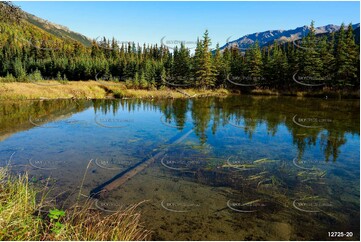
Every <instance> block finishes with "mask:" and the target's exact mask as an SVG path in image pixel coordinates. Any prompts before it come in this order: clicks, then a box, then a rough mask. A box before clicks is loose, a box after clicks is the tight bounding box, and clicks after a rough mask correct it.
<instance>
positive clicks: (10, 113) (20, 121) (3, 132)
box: [0, 99, 91, 140]
mask: <svg viewBox="0 0 361 242" xmlns="http://www.w3.org/2000/svg"><path fill="white" fill-rule="evenodd" d="M90 106H91V103H90V102H89V101H86V100H76V101H75V100H69V99H64V100H44V101H16V102H12V101H2V102H0V140H1V139H2V138H1V137H8V135H10V134H13V133H15V132H19V131H22V130H26V129H30V128H33V127H34V125H33V124H31V122H30V119H31V120H33V121H34V120H41V121H37V122H36V123H39V125H40V124H45V123H48V122H51V121H55V120H57V119H59V118H61V119H63V118H66V117H67V116H70V115H71V114H72V113H77V112H81V111H83V110H85V109H86V108H87V107H90Z"/></svg>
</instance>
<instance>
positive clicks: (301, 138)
mask: <svg viewBox="0 0 361 242" xmlns="http://www.w3.org/2000/svg"><path fill="white" fill-rule="evenodd" d="M179 102H180V103H182V102H183V103H184V104H183V105H181V104H180V103H179ZM179 102H178V103H177V105H176V106H175V105H172V108H171V109H164V108H163V113H164V115H166V117H168V118H172V115H175V114H176V116H177V117H185V115H186V114H185V113H186V112H187V110H188V109H187V108H180V107H186V106H188V103H189V104H190V106H191V107H190V109H189V111H190V112H191V115H192V120H193V124H194V129H195V133H196V134H197V135H198V137H199V139H200V142H201V143H205V142H207V133H208V132H207V129H208V128H210V129H211V130H210V131H211V132H212V133H213V134H215V133H216V132H217V129H218V127H219V126H227V125H229V124H230V122H233V124H235V126H236V125H239V126H241V127H242V128H243V129H244V132H246V133H247V134H248V135H249V138H250V139H252V136H253V134H254V133H255V132H261V130H260V125H261V124H264V125H265V126H266V130H267V131H266V132H267V133H268V134H269V135H272V136H274V135H276V133H277V131H278V129H279V127H280V126H281V125H283V126H285V127H286V128H287V129H288V131H289V132H290V134H291V135H292V139H293V144H294V145H295V146H296V147H297V149H298V158H299V159H301V158H302V157H303V155H304V153H305V151H306V150H307V149H309V148H311V147H314V146H316V145H317V144H318V142H319V143H320V148H321V150H322V151H323V153H324V155H325V160H327V161H328V160H329V159H330V156H332V159H333V160H334V161H335V160H337V157H338V155H339V152H340V151H339V148H340V147H341V146H342V145H343V144H345V143H346V138H345V134H346V133H351V134H358V135H359V132H360V131H359V116H358V112H355V110H359V103H358V102H357V101H351V100H347V101H342V102H340V101H337V100H321V99H317V100H315V99H296V98H287V97H282V98H277V97H249V96H233V97H229V98H225V99H218V98H207V99H194V100H192V101H189V100H179ZM178 107H179V108H178ZM172 112H173V114H172ZM182 112H183V114H182ZM296 114H297V115H299V116H300V115H301V116H302V117H319V118H320V119H321V118H325V117H326V118H328V119H329V120H331V121H332V122H330V123H321V125H320V127H317V128H307V127H302V126H299V125H297V124H295V123H294V122H293V120H292V118H293V117H294V115H296ZM340 118H342V120H341V119H340ZM210 122H212V123H210ZM177 123H181V122H180V121H179V120H178V121H177ZM182 124H183V123H182ZM209 124H210V127H209ZM182 127H183V126H182ZM262 132H263V131H262Z"/></svg>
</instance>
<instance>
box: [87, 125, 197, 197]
mask: <svg viewBox="0 0 361 242" xmlns="http://www.w3.org/2000/svg"><path fill="white" fill-rule="evenodd" d="M192 132H193V129H192V130H190V131H188V132H187V133H185V134H183V135H182V136H181V137H179V134H177V135H176V136H174V137H173V138H171V139H170V140H169V141H168V142H167V143H166V144H168V147H166V148H163V149H162V150H161V151H158V152H157V153H156V154H154V155H152V157H151V158H149V159H144V160H142V161H140V162H138V163H136V164H135V165H133V166H131V167H129V168H128V169H126V170H125V171H122V172H121V173H119V174H117V175H116V176H114V177H113V178H111V179H110V180H108V181H106V182H104V183H103V184H101V185H100V186H98V187H96V188H94V189H93V190H91V191H90V196H91V197H104V196H106V195H107V193H108V192H110V191H111V190H114V189H115V188H117V187H119V186H121V185H123V184H124V183H125V182H127V181H128V180H129V179H130V178H132V177H133V176H135V175H136V174H138V173H139V172H141V171H143V170H144V169H145V168H146V167H147V166H148V165H150V164H151V163H153V162H154V161H155V160H156V159H158V158H159V157H161V156H163V155H165V154H166V152H167V150H168V149H169V148H170V147H171V146H172V145H176V144H178V143H180V142H182V141H183V140H184V139H185V138H187V136H188V135H190V134H191V133H192Z"/></svg>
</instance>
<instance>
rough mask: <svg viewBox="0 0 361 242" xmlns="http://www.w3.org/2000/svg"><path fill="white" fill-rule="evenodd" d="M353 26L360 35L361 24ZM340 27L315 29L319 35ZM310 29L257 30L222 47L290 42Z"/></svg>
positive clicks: (242, 48) (243, 46)
mask: <svg viewBox="0 0 361 242" xmlns="http://www.w3.org/2000/svg"><path fill="white" fill-rule="evenodd" d="M346 27H347V26H346ZM352 27H353V29H354V30H355V32H356V36H357V31H356V30H357V29H358V36H359V31H360V24H359V23H358V24H354V25H352ZM339 29H340V26H338V25H333V24H329V25H326V26H320V27H317V28H315V31H316V35H319V34H328V33H332V32H336V31H338V30H339ZM309 31H310V28H309V26H303V27H298V28H295V29H290V30H268V31H264V32H260V33H259V32H257V33H253V34H247V35H245V36H243V37H241V38H239V39H236V40H233V41H228V42H227V43H226V44H225V45H223V46H222V47H221V48H220V49H221V50H224V49H225V48H231V47H234V46H235V47H237V48H239V49H241V50H246V49H247V48H249V47H250V46H251V45H253V44H254V43H255V42H256V41H258V43H259V45H260V46H261V47H263V46H267V45H268V44H272V43H273V42H274V41H278V42H281V43H284V42H290V41H294V40H298V39H301V38H303V37H305V36H306V35H307V34H308V32H309Z"/></svg>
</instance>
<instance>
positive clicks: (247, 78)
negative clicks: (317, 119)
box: [0, 9, 360, 90]
mask: <svg viewBox="0 0 361 242" xmlns="http://www.w3.org/2000/svg"><path fill="white" fill-rule="evenodd" d="M0 10H1V9H0ZM0 21H1V23H0V46H1V47H0V50H1V51H0V76H1V77H3V78H1V80H2V81H29V80H30V81H36V80H43V79H54V80H59V81H60V80H61V81H66V80H74V81H77V80H94V79H97V80H108V81H116V82H119V81H122V82H125V83H126V85H127V86H128V87H131V88H140V89H155V88H157V89H159V88H162V87H193V88H199V89H213V88H229V89H239V88H269V89H277V90H293V89H300V88H310V87H313V88H317V87H321V88H324V87H328V88H331V89H345V88H348V89H352V90H358V88H359V80H360V76H359V72H360V70H359V66H360V64H359V63H360V56H359V44H358V43H356V42H355V36H354V30H353V28H352V25H351V24H350V25H348V27H347V28H345V25H344V24H342V25H341V28H340V30H339V31H338V32H335V33H331V34H327V35H322V36H319V35H316V33H315V28H314V23H313V22H312V23H311V26H310V30H309V33H308V34H307V36H305V37H304V38H302V39H300V40H294V41H292V40H291V41H289V42H286V43H281V42H277V41H275V42H274V43H272V44H269V45H267V46H263V47H260V46H259V44H258V42H255V43H254V44H253V45H252V46H250V47H249V48H248V49H241V48H238V47H237V46H236V45H231V44H229V45H228V46H226V48H223V49H222V50H221V48H219V45H217V47H216V49H215V50H211V49H210V46H211V39H210V38H209V35H208V31H205V33H204V35H203V37H202V38H201V39H198V40H197V46H196V48H195V51H194V53H191V51H190V50H189V49H188V48H187V47H186V46H185V44H184V43H182V44H181V45H180V46H179V47H175V48H174V49H173V50H170V48H169V47H167V46H165V45H163V44H161V45H159V46H158V45H157V44H156V45H146V44H144V45H142V46H141V45H139V44H137V45H136V44H135V43H121V44H120V43H118V42H117V41H116V40H115V39H114V38H113V39H106V38H103V39H101V40H100V41H97V40H93V42H92V45H91V46H89V47H88V46H84V45H83V44H81V43H79V42H76V41H71V40H62V39H59V38H57V37H54V36H51V35H50V34H47V33H45V32H42V31H41V30H39V29H36V27H35V26H30V24H25V23H21V24H22V25H23V26H25V27H23V29H25V30H23V29H21V27H19V28H14V25H15V24H14V23H13V21H12V20H4V19H1V20H0ZM16 21H18V20H16ZM21 24H20V26H21Z"/></svg>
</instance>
